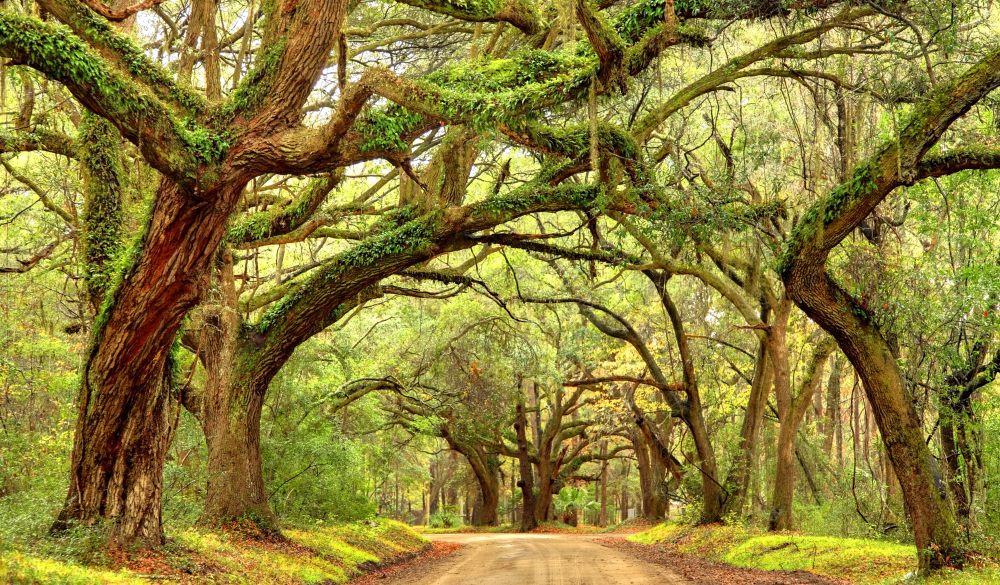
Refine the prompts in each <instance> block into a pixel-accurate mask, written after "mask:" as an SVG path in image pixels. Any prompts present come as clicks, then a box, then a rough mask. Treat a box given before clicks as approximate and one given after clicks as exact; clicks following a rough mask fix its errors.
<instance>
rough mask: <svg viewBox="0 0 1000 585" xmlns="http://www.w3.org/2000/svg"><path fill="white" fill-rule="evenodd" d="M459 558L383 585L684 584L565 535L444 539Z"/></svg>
mask: <svg viewBox="0 0 1000 585" xmlns="http://www.w3.org/2000/svg"><path fill="white" fill-rule="evenodd" d="M430 538H431V539H432V540H441V541H446V542H454V543H457V544H460V545H462V548H461V549H459V550H458V552H457V553H455V554H453V555H450V556H448V557H445V558H443V559H440V560H437V561H434V562H430V563H427V564H425V565H421V566H419V567H415V568H414V569H413V570H412V571H406V572H403V573H402V574H399V575H395V576H394V577H392V578H390V579H386V580H385V581H383V583H385V584H386V585H682V584H685V583H688V582H689V581H687V580H685V579H684V578H683V577H679V576H677V575H674V574H672V573H670V572H669V571H667V570H666V569H664V568H663V567H659V566H657V565H653V564H650V563H646V562H645V561H641V560H639V559H635V558H633V557H629V556H626V555H624V554H622V553H619V552H617V551H615V550H613V549H610V548H607V547H604V546H601V545H600V544H598V543H596V542H594V539H593V538H592V537H588V536H581V535H565V534H441V535H434V536H431V537H430Z"/></svg>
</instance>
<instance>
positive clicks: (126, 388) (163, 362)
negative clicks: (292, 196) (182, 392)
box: [53, 180, 244, 545]
mask: <svg viewBox="0 0 1000 585" xmlns="http://www.w3.org/2000/svg"><path fill="white" fill-rule="evenodd" d="M243 184H244V182H242V181H236V182H234V183H230V184H227V186H226V187H225V188H224V189H222V190H220V191H219V192H216V193H205V194H203V196H204V200H206V201H213V204H208V203H202V204H200V205H194V204H192V201H193V200H194V197H193V196H192V195H191V194H189V193H185V192H184V191H183V190H181V188H180V187H178V186H177V185H176V184H175V183H172V182H170V181H168V180H163V182H162V183H161V185H160V189H159V191H158V193H157V196H156V205H155V207H154V209H153V211H152V217H151V219H150V223H149V228H148V230H147V232H146V234H145V236H144V238H143V239H142V242H141V248H140V249H139V250H136V251H134V252H132V254H133V258H134V259H135V260H134V262H133V264H132V265H131V266H130V267H129V268H128V269H127V270H126V273H125V274H124V276H123V280H122V284H121V285H120V286H119V287H118V289H117V290H115V291H111V292H109V293H108V294H109V295H111V298H110V300H109V301H108V302H107V303H106V307H105V309H104V310H103V311H102V313H101V314H99V315H98V318H97V321H96V323H95V326H94V333H93V341H92V344H91V350H90V353H89V354H88V356H87V359H86V361H85V364H84V370H83V375H82V379H83V382H82V384H81V390H80V398H79V404H80V412H79V418H78V421H77V427H76V433H75V435H74V443H73V454H72V461H71V464H70V486H69V491H68V493H67V497H66V503H65V505H64V507H63V510H62V511H61V512H60V514H59V517H58V520H57V521H56V523H55V525H54V526H53V528H54V529H56V530H59V529H61V528H65V527H67V526H69V525H70V524H71V523H73V522H81V523H84V524H94V523H97V522H98V521H101V520H110V521H111V522H112V526H111V535H110V536H111V538H112V540H116V541H120V542H144V543H147V544H151V545H156V544H159V543H161V542H162V539H163V534H162V528H161V518H160V507H161V501H160V498H161V495H162V473H163V463H164V459H165V457H166V451H167V447H168V445H169V442H170V438H171V430H172V424H171V422H172V421H173V420H174V417H175V416H176V415H175V414H174V413H173V412H172V411H173V409H172V406H171V404H172V402H171V401H172V398H171V396H170V394H171V392H172V390H173V388H172V386H173V380H172V375H173V363H172V359H171V350H170V349H169V348H170V347H171V345H172V344H173V342H174V338H175V336H176V334H177V331H178V329H179V327H180V324H181V320H182V319H183V317H184V315H185V314H186V313H187V311H188V310H189V309H190V308H191V307H193V306H194V305H195V304H196V303H197V302H198V300H199V299H200V297H201V293H202V291H203V289H204V287H205V284H206V282H207V275H208V268H209V264H210V262H211V259H212V256H213V254H214V252H215V249H216V248H217V246H218V244H219V242H220V241H221V239H222V235H223V233H224V231H225V214H220V213H219V212H218V209H217V208H216V207H214V205H215V204H217V205H221V206H226V205H228V204H231V202H232V201H235V199H236V197H237V196H238V194H239V192H240V191H241V190H242V186H243Z"/></svg>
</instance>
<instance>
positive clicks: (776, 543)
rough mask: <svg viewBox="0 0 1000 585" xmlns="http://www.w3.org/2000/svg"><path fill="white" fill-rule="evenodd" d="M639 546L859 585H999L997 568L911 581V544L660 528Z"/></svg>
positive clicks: (734, 529)
mask: <svg viewBox="0 0 1000 585" xmlns="http://www.w3.org/2000/svg"><path fill="white" fill-rule="evenodd" d="M629 540H631V541H632V542H637V543H639V544H647V545H654V544H663V545H666V546H668V547H670V548H671V549H673V550H676V551H677V552H681V553H685V554H691V555H696V556H700V557H704V558H708V559H711V560H714V561H718V562H722V563H727V564H730V565H734V566H737V567H747V568H751V569H763V570H780V571H799V570H801V571H809V572H811V573H815V574H817V575H824V576H827V577H834V578H837V579H845V580H847V581H850V582H852V583H858V584H859V585H889V584H893V583H903V582H905V583H915V584H918V583H919V584H923V583H926V584H927V585H966V584H973V583H975V584H977V585H979V584H983V585H988V584H994V583H995V584H998V585H1000V571H998V569H996V568H985V569H974V570H968V571H953V572H948V573H945V574H941V575H937V576H934V577H932V578H929V579H925V580H917V579H913V578H912V573H913V571H914V569H915V568H916V555H917V552H916V549H915V548H914V547H913V546H912V545H904V544H897V543H892V542H883V541H879V540H866V539H860V538H837V537H831V536H808V535H802V534H795V533H778V534H770V533H762V532H760V531H755V530H750V529H748V528H746V527H743V526H718V525H715V526H690V525H684V524H670V523H665V524H659V525H657V526H654V527H652V528H650V529H649V530H646V531H644V532H640V533H637V534H634V535H632V536H630V537H629Z"/></svg>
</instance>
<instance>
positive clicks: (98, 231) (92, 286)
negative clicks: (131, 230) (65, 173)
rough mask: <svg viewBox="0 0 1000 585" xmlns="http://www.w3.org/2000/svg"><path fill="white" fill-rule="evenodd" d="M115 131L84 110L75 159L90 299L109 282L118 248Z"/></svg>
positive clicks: (120, 191)
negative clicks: (79, 179)
mask: <svg viewBox="0 0 1000 585" xmlns="http://www.w3.org/2000/svg"><path fill="white" fill-rule="evenodd" d="M120 140H121V138H120V136H119V134H118V131H117V130H116V129H115V128H114V126H112V125H111V123H110V122H108V121H107V120H105V119H103V118H101V117H99V116H96V115H94V114H90V113H88V114H85V115H84V117H83V121H82V123H81V124H80V139H79V143H80V148H79V153H78V156H79V161H80V168H81V171H82V174H83V190H84V205H83V227H84V232H83V237H84V244H83V246H84V279H85V280H86V282H87V289H88V291H89V293H90V295H91V298H92V299H101V298H102V297H103V295H104V293H105V291H107V287H108V285H109V284H110V282H111V279H112V278H111V273H112V271H113V267H112V265H111V259H112V258H115V257H116V256H117V255H118V253H119V251H120V248H121V245H122V243H121V232H122V221H123V218H124V213H123V211H122V201H123V197H124V190H125V173H124V171H123V169H122V150H121V145H120V144H119V141H120Z"/></svg>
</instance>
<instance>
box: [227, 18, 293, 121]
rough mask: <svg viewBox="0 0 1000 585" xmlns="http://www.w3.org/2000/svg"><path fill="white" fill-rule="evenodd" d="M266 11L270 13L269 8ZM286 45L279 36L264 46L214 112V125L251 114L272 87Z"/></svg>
mask: <svg viewBox="0 0 1000 585" xmlns="http://www.w3.org/2000/svg"><path fill="white" fill-rule="evenodd" d="M267 12H268V13H270V11H269V10H268V11H267ZM287 45H288V39H287V38H281V39H279V40H278V41H277V42H274V43H271V44H270V45H268V46H266V47H265V48H264V50H263V51H262V52H261V54H260V55H259V56H258V57H257V60H256V61H255V62H254V66H253V69H252V70H251V71H250V74H249V75H247V76H246V78H244V79H243V81H242V82H241V83H240V85H239V87H237V88H236V91H234V92H233V94H232V95H231V96H230V97H229V100H228V101H227V102H226V103H225V104H224V105H223V106H222V107H220V108H219V110H218V112H217V113H216V114H215V116H214V118H215V120H216V125H227V124H229V123H230V122H232V121H233V119H234V118H236V116H239V115H243V116H245V117H252V116H253V114H254V113H255V111H256V110H257V108H258V107H259V106H260V105H261V104H262V103H263V101H264V98H265V97H266V96H267V95H269V94H270V93H271V91H272V89H273V85H274V79H275V75H276V73H277V70H278V65H279V64H280V63H281V58H282V57H284V55H285V49H286V47H287Z"/></svg>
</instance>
